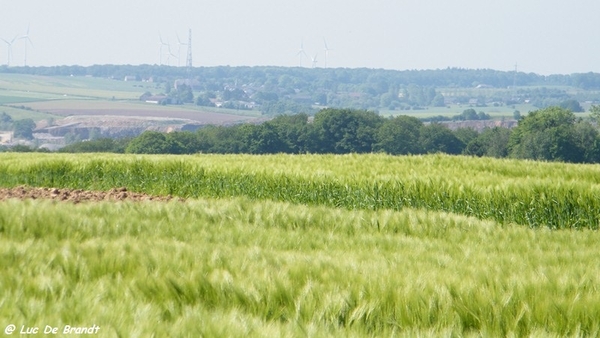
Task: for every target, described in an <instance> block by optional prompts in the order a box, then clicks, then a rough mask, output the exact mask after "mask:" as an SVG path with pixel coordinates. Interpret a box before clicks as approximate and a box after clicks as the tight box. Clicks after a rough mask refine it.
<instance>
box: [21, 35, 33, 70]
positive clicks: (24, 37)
mask: <svg viewBox="0 0 600 338" xmlns="http://www.w3.org/2000/svg"><path fill="white" fill-rule="evenodd" d="M19 40H25V56H24V59H23V66H27V45H28V43H27V42H29V44H31V47H33V42H31V39H30V38H29V25H27V33H25V35H23V36H21V37H19Z"/></svg>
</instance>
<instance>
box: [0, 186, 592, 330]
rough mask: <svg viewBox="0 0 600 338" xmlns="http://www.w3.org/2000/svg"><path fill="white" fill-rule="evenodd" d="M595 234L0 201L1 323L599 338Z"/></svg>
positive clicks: (329, 213)
mask: <svg viewBox="0 0 600 338" xmlns="http://www.w3.org/2000/svg"><path fill="white" fill-rule="evenodd" d="M599 236H600V234H599V233H598V232H595V231H585V230H584V231H548V230H531V229H527V228H524V227H520V226H500V225H498V224H495V223H493V222H483V221H480V220H477V219H474V218H467V217H463V216H457V215H453V214H445V213H436V212H428V211H418V210H412V209H405V210H403V211H401V212H392V211H377V212H374V211H347V210H341V209H330V208H324V207H307V206H301V205H300V206H298V205H290V204H286V203H275V202H252V201H249V200H247V199H239V198H236V199H225V200H195V201H188V202H185V203H168V204H159V203H150V202H149V203H137V204H134V203H116V204H114V203H95V204H79V205H72V204H64V203H53V202H50V201H14V200H13V201H5V202H0V244H1V245H0V261H2V264H3V273H2V274H1V275H0V288H1V289H2V290H3V292H2V294H1V295H0V304H3V305H2V306H0V323H2V324H5V323H15V324H25V325H30V326H33V325H38V326H42V327H43V325H54V326H61V325H63V324H70V325H87V326H90V325H92V324H97V325H99V326H100V327H101V334H100V336H107V337H114V336H117V335H120V336H151V335H152V333H154V334H155V336H161V337H162V336H201V335H205V336H211V337H212V336H227V337H231V336H238V337H241V336H255V337H265V336H304V335H308V336H325V335H334V336H344V337H347V336H391V335H393V334H395V335H397V336H416V335H423V336H442V335H444V336H450V335H466V336H469V335H478V334H482V335H483V336H507V335H511V334H515V335H518V336H523V335H529V334H531V335H537V336H553V335H554V336H576V335H590V336H595V335H598V334H599V324H598V322H597V318H598V317H599V316H600V306H599V305H598V304H600V293H599V291H598V288H597V287H596V286H597V285H598V284H599V283H600V277H599V276H600V273H599V272H600V271H598V267H599V266H600V258H598V255H597V250H596V243H597V242H598V240H600V238H599Z"/></svg>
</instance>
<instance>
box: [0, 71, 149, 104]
mask: <svg viewBox="0 0 600 338" xmlns="http://www.w3.org/2000/svg"><path fill="white" fill-rule="evenodd" d="M0 89H5V90H7V91H9V92H10V91H13V92H28V93H30V95H34V94H35V95H36V96H39V97H47V96H50V97H52V98H59V97H64V95H67V96H73V97H78V98H93V99H112V98H113V97H114V98H115V99H117V100H127V99H128V100H136V99H138V98H139V97H140V95H142V94H143V93H144V92H145V91H151V92H154V91H157V90H158V89H156V85H155V84H148V83H143V82H125V81H122V79H121V80H113V79H103V78H93V77H83V76H52V77H49V76H37V75H25V74H0Z"/></svg>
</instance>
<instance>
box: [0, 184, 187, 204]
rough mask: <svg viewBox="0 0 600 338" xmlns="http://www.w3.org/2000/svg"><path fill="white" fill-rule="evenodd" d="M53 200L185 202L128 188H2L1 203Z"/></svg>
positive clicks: (0, 190)
mask: <svg viewBox="0 0 600 338" xmlns="http://www.w3.org/2000/svg"><path fill="white" fill-rule="evenodd" d="M13 198H14V199H21V200H23V199H51V200H56V201H67V202H73V203H80V202H98V201H125V200H128V201H136V202H137V201H160V202H167V201H170V200H178V201H183V199H181V198H178V197H173V196H152V195H147V194H142V193H135V192H130V191H127V188H113V189H111V190H110V191H88V190H80V189H58V188H34V187H27V186H19V187H16V188H0V201H3V200H7V199H13Z"/></svg>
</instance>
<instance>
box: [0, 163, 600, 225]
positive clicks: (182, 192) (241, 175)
mask: <svg viewBox="0 0 600 338" xmlns="http://www.w3.org/2000/svg"><path fill="white" fill-rule="evenodd" d="M0 158H2V159H3V160H2V162H0V185H3V186H16V185H20V184H28V185H33V186H47V187H69V188H78V189H95V190H109V189H111V188H113V187H115V186H117V187H127V188H128V189H129V190H130V191H134V192H145V193H148V194H153V195H168V194H170V195H174V196H181V197H186V198H188V197H192V198H194V197H232V196H246V197H248V198H252V199H257V200H274V201H286V202H292V203H301V204H309V205H323V206H328V207H337V208H345V209H364V210H381V209H391V210H401V209H402V208H405V207H412V208H423V209H428V210H436V211H446V212H452V213H458V214H463V215H467V216H473V217H477V218H479V219H487V220H494V221H497V222H500V223H503V224H509V223H516V224H521V225H525V226H528V227H549V228H552V229H561V228H591V229H597V228H598V226H599V224H598V222H599V221H598V219H599V218H600V189H599V188H598V184H599V182H600V180H599V179H598V177H600V172H599V171H600V170H599V169H598V168H597V167H595V166H590V165H576V164H561V163H541V162H531V161H516V160H497V159H491V158H470V157H460V156H445V155H427V156H399V157H394V156H389V155H379V154H378V155H344V156H334V155H296V156H292V155H269V156H251V155H195V156H160V155H159V156H133V155H121V156H117V155H96V154H94V155H90V154H88V155H66V154H33V155H32V154H18V155H15V154H0Z"/></svg>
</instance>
